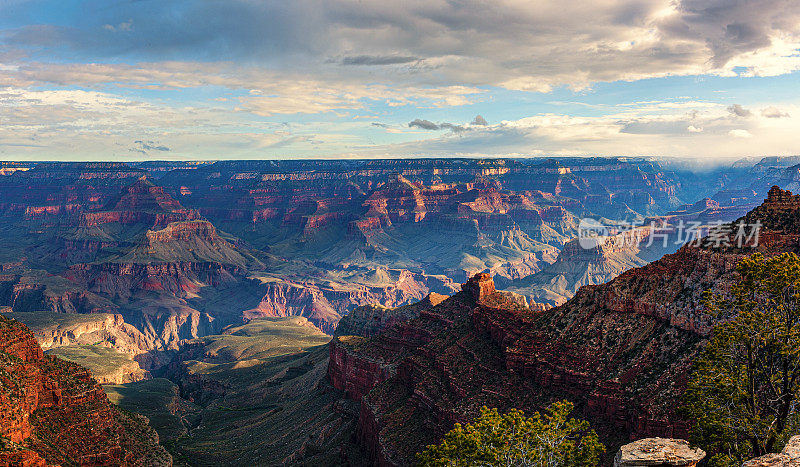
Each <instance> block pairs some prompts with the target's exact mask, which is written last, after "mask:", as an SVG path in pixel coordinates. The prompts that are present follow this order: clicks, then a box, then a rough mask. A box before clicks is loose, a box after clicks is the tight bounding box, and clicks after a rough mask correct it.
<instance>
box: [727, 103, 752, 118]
mask: <svg viewBox="0 0 800 467" xmlns="http://www.w3.org/2000/svg"><path fill="white" fill-rule="evenodd" d="M728 112H730V113H731V114H732V115H735V116H737V117H752V116H753V112H751V111H749V110H747V109H745V108H744V107H742V106H741V105H739V104H733V105H731V106H729V107H728Z"/></svg>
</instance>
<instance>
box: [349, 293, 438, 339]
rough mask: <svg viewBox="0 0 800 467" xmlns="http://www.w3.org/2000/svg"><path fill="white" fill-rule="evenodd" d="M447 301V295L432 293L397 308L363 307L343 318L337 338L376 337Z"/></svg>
mask: <svg viewBox="0 0 800 467" xmlns="http://www.w3.org/2000/svg"><path fill="white" fill-rule="evenodd" d="M445 299H447V295H442V294H438V293H436V292H431V293H430V294H428V295H427V296H426V297H425V298H423V299H422V300H420V301H419V302H416V303H411V304H409V305H404V306H400V307H396V308H388V307H385V306H382V305H377V304H370V305H362V306H359V307H357V308H356V309H354V310H353V311H351V312H350V313H349V314H348V315H346V316H343V317H342V319H341V320H340V321H339V324H338V325H337V326H336V332H335V335H337V336H360V337H374V336H377V335H378V334H380V333H381V332H383V331H384V330H386V329H387V328H389V327H390V326H394V325H396V324H398V323H402V322H405V321H408V320H411V319H414V318H416V317H418V316H419V314H420V312H421V311H424V310H427V309H428V308H431V307H434V306H436V305H438V304H439V303H441V302H443V301H444V300H445Z"/></svg>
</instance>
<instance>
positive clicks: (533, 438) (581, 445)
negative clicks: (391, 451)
mask: <svg viewBox="0 0 800 467" xmlns="http://www.w3.org/2000/svg"><path fill="white" fill-rule="evenodd" d="M572 409H573V405H572V404H571V403H569V402H567V401H561V402H556V403H554V404H553V405H551V406H550V407H549V408H548V409H547V411H546V412H545V413H544V415H542V414H539V412H536V413H534V414H533V417H531V418H528V417H525V414H524V413H523V412H521V411H519V410H516V409H512V410H511V411H510V412H508V413H507V414H504V415H501V414H500V413H498V411H497V409H491V410H489V409H488V408H486V407H484V408H482V409H481V415H480V416H479V417H478V418H477V419H476V420H475V421H474V422H473V423H471V424H468V425H466V426H461V425H460V424H456V425H455V427H454V428H453V429H452V430H450V431H449V432H448V433H447V434H446V435H445V437H444V440H443V441H442V443H441V444H439V445H430V446H428V447H427V449H425V451H423V452H421V453H419V454H417V457H418V459H419V461H420V465H422V466H475V465H486V466H500V465H502V466H589V465H597V464H598V459H599V457H600V455H601V454H602V453H603V451H604V450H605V448H604V447H603V445H602V444H600V441H599V440H598V438H597V434H596V433H595V432H594V430H592V429H591V428H590V427H589V423H588V422H586V421H583V420H576V419H574V418H568V416H569V414H570V413H571V412H572Z"/></svg>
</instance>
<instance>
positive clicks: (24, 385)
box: [0, 317, 172, 465]
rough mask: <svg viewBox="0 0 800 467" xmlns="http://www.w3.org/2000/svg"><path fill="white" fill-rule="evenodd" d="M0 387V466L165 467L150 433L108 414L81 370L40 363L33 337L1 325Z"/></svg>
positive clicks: (9, 323)
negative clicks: (1, 441)
mask: <svg viewBox="0 0 800 467" xmlns="http://www.w3.org/2000/svg"><path fill="white" fill-rule="evenodd" d="M0 379H2V383H3V384H2V390H0V436H2V437H3V438H5V439H6V440H8V442H5V443H4V446H2V450H1V451H0V462H6V463H7V465H25V464H24V463H25V462H27V463H29V464H30V465H44V461H46V462H47V464H62V465H67V464H69V465H109V464H113V465H141V464H143V463H144V462H145V459H147V461H148V462H150V463H151V465H171V464H172V460H171V458H170V456H169V454H167V453H166V451H165V450H164V449H163V448H161V447H160V446H158V437H157V435H155V433H154V432H153V431H152V429H149V428H148V427H146V426H145V425H143V424H142V422H141V421H138V420H135V419H131V418H130V417H129V416H127V415H125V414H123V413H121V412H119V411H118V410H117V409H115V408H114V407H113V406H111V404H109V402H108V399H107V398H106V396H105V393H104V392H103V389H102V388H101V387H100V385H99V384H97V382H96V381H95V380H93V379H92V377H91V375H90V374H89V372H88V371H87V370H86V369H84V368H81V367H79V366H78V365H75V364H72V363H68V362H65V361H63V360H59V359H57V358H53V357H49V356H44V355H43V354H42V350H41V348H40V347H39V346H38V344H37V343H36V340H35V339H34V337H33V334H32V333H31V332H30V331H29V330H28V329H27V328H26V327H25V326H23V325H22V324H20V323H18V322H16V321H13V320H10V319H8V318H5V317H0ZM18 463H22V464H18Z"/></svg>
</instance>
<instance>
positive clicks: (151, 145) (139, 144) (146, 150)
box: [128, 140, 170, 155]
mask: <svg viewBox="0 0 800 467" xmlns="http://www.w3.org/2000/svg"><path fill="white" fill-rule="evenodd" d="M128 151H131V152H138V153H140V154H144V155H148V154H150V153H151V152H153V151H158V152H169V151H170V149H169V148H168V147H167V146H164V145H162V144H158V143H156V142H155V141H141V140H138V141H134V142H133V146H131V147H130V148H129V149H128Z"/></svg>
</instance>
